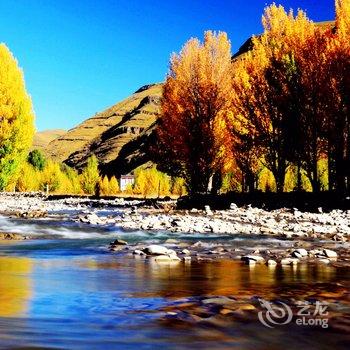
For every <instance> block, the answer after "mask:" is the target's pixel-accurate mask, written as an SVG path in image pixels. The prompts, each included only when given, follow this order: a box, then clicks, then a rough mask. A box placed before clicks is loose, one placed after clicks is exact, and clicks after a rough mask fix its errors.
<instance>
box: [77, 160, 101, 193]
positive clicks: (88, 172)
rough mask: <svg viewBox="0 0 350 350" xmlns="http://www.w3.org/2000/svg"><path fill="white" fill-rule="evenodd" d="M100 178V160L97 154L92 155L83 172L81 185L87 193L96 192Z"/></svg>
mask: <svg viewBox="0 0 350 350" xmlns="http://www.w3.org/2000/svg"><path fill="white" fill-rule="evenodd" d="M99 179H100V175H99V171H98V160H97V158H96V156H95V155H92V156H91V157H90V158H89V159H88V161H87V164H86V167H85V169H84V170H83V172H82V173H81V185H82V187H83V190H84V192H85V193H87V194H94V193H95V189H96V185H97V183H98V182H99Z"/></svg>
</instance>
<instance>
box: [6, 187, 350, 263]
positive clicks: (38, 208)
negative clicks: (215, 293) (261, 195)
mask: <svg viewBox="0 0 350 350" xmlns="http://www.w3.org/2000/svg"><path fill="white" fill-rule="evenodd" d="M174 208H175V202H174V201H173V202H171V201H170V202H169V201H167V202H162V201H159V202H157V203H156V205H154V203H153V205H149V203H148V202H147V201H146V202H145V201H142V200H138V199H135V200H129V201H126V200H124V199H123V198H116V199H114V200H91V199H89V198H66V199H58V200H47V199H46V197H45V196H43V195H39V194H36V195H25V194H10V193H8V194H6V193H3V194H1V197H0V213H3V214H5V215H7V216H12V217H18V218H22V219H40V218H42V219H47V218H50V219H53V220H61V219H62V218H64V220H68V221H71V222H74V223H76V224H77V225H81V224H83V225H87V226H90V227H109V228H111V227H115V228H117V229H121V230H124V231H139V230H142V231H148V232H152V231H154V232H159V231H165V232H170V233H185V234H188V235H193V234H208V235H214V236H215V235H227V236H237V235H241V236H243V237H244V236H247V237H248V236H257V237H258V236H267V237H273V238H276V239H281V240H288V241H291V242H292V245H291V246H289V247H288V249H285V248H280V247H278V245H277V246H276V247H275V249H261V248H260V249H255V250H253V251H247V250H246V251H241V250H240V249H237V248H235V247H233V246H230V245H229V244H226V245H220V244H217V245H213V244H211V245H210V246H207V245H206V243H203V242H196V243H194V244H193V245H191V246H189V244H188V243H184V242H175V243H174V244H171V242H168V243H169V244H168V247H165V248H164V249H165V250H164V251H163V254H158V253H157V254H152V253H149V252H148V253H149V254H147V247H145V246H142V245H137V244H136V245H135V244H134V245H133V246H129V245H127V244H124V243H126V242H123V244H118V241H116V243H115V244H112V245H111V247H110V248H111V251H119V252H128V253H130V251H132V252H133V254H134V255H139V256H146V257H147V256H149V255H156V256H158V257H156V258H154V257H153V258H154V259H155V260H156V261H161V260H162V261H172V262H174V261H180V260H183V261H187V262H188V261H190V260H192V259H196V260H203V259H204V260H212V259H217V258H230V259H241V260H242V261H243V262H244V263H247V264H250V265H253V264H261V263H265V264H268V265H269V266H274V265H276V264H282V265H293V264H298V263H301V262H303V263H305V262H316V261H317V262H321V263H326V264H328V263H332V264H335V263H336V264H339V263H342V264H344V263H345V264H346V263H348V262H349V263H350V260H349V254H348V252H349V250H348V246H349V244H348V241H349V237H350V211H342V210H332V211H329V212H323V210H322V208H319V209H318V212H317V213H310V212H301V211H299V210H298V209H296V208H294V209H286V208H281V209H277V210H272V211H267V210H263V209H259V208H253V207H251V206H249V205H248V206H244V207H238V206H237V205H236V204H234V203H232V204H231V206H230V209H228V210H222V211H215V210H212V209H211V208H210V207H209V206H204V209H203V210H198V209H192V210H175V209H174ZM0 238H1V236H0ZM17 238H18V236H17ZM169 245H170V247H169ZM145 249H146V250H145ZM159 249H161V248H159ZM166 249H168V250H169V249H170V250H169V252H168V253H167V252H166Z"/></svg>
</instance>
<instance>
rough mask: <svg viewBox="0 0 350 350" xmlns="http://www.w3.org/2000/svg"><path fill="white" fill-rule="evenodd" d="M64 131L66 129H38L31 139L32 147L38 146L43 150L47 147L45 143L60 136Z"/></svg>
mask: <svg viewBox="0 0 350 350" xmlns="http://www.w3.org/2000/svg"><path fill="white" fill-rule="evenodd" d="M65 133H66V130H63V129H53V130H44V131H38V132H37V133H35V135H34V140H33V147H32V148H33V149H35V148H38V149H42V150H44V148H46V147H47V145H48V144H49V143H50V142H51V141H53V140H54V139H56V138H57V137H60V136H62V135H64V134H65Z"/></svg>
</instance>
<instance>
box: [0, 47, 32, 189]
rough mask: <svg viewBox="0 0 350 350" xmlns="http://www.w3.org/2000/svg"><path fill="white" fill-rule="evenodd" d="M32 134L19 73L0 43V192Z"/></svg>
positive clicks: (29, 110)
mask: <svg viewBox="0 0 350 350" xmlns="http://www.w3.org/2000/svg"><path fill="white" fill-rule="evenodd" d="M33 135H34V113H33V109H32V103H31V99H30V97H29V95H28V94H27V92H26V88H25V83H24V78H23V73H22V71H21V69H20V68H19V67H18V64H17V61H16V60H15V58H14V57H13V55H12V53H11V52H10V51H9V49H8V48H7V47H6V45H5V44H0V190H3V189H4V188H5V187H6V185H7V183H8V182H9V180H10V178H11V177H12V176H14V175H15V174H16V172H17V171H19V165H20V164H21V163H22V162H24V161H25V158H26V156H27V154H28V151H29V148H30V146H31V144H32V141H33Z"/></svg>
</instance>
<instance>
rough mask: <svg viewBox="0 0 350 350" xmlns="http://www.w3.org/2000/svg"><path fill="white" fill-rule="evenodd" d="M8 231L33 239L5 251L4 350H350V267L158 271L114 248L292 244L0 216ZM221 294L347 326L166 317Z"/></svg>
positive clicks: (0, 270)
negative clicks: (317, 307) (303, 303)
mask: <svg viewBox="0 0 350 350" xmlns="http://www.w3.org/2000/svg"><path fill="white" fill-rule="evenodd" d="M0 231H12V232H19V233H27V234H31V235H33V236H34V237H35V239H33V240H25V241H11V242H6V243H0V348H1V349H23V348H33V349H159V348H163V349H164V348H166V349H196V348H200V349H300V348H301V347H303V348H305V349H343V348H344V349H345V348H349V347H348V346H349V344H350V342H349V340H350V338H349V330H350V307H349V303H350V297H349V285H350V271H349V269H348V268H345V267H343V268H336V267H332V266H329V265H325V264H316V265H315V264H313V265H308V264H303V265H300V266H297V267H288V268H282V267H281V266H277V267H276V268H274V269H271V268H269V267H267V266H265V265H257V266H253V267H252V266H248V265H244V264H242V263H241V262H240V261H233V260H215V261H211V262H210V261H209V262H206V261H203V262H192V263H183V262H180V263H177V264H157V263H154V262H153V261H152V260H149V259H144V258H141V257H135V256H132V255H131V254H119V253H110V252H109V251H108V249H107V248H108V243H109V242H110V241H111V240H112V239H113V238H115V237H116V236H117V235H118V236H119V237H122V238H123V239H125V240H127V241H128V242H129V243H131V244H132V243H136V242H137V243H140V242H142V243H144V244H145V245H147V244H150V243H157V244H162V243H164V242H165V241H166V240H167V239H169V237H170V238H176V239H177V240H178V241H186V242H191V243H192V242H193V243H194V242H196V241H198V240H201V241H202V242H207V243H211V242H217V241H225V242H228V243H230V244H231V245H233V246H235V247H254V249H255V248H256V247H261V246H263V247H269V246H276V245H280V246H283V245H288V244H289V243H288V241H278V240H276V239H274V240H272V239H268V238H259V237H254V238H250V237H248V238H244V237H240V236H237V237H234V238H233V237H232V236H231V237H224V236H221V237H220V236H215V235H212V236H208V235H197V236H193V235H192V236H189V235H174V234H171V235H170V234H167V233H156V234H151V233H147V232H129V233H122V232H117V231H115V229H114V230H111V229H109V228H105V229H98V228H91V227H90V228H88V227H84V226H78V225H71V224H69V223H68V222H61V221H50V220H41V221H40V220H37V221H34V220H33V221H29V220H27V221H20V220H14V219H8V218H5V217H0ZM340 292H341V293H340ZM218 296H228V297H232V298H233V297H235V298H246V299H249V298H253V299H254V298H264V299H266V300H276V299H279V300H290V299H299V300H309V301H310V300H322V301H327V302H331V303H333V313H335V314H337V315H338V316H339V317H340V318H341V322H340V327H329V328H327V329H325V328H322V327H316V326H307V325H304V326H298V325H296V324H295V323H293V322H290V323H288V324H285V325H276V326H275V327H274V328H268V327H266V326H264V325H263V324H262V323H261V322H260V321H259V319H258V317H257V313H255V312H250V310H247V311H244V308H243V311H242V310H241V311H240V314H235V317H230V316H227V317H224V316H222V315H219V316H217V317H216V316H215V317H213V316H211V317H207V318H206V316H205V315H201V314H200V313H201V312H202V313H203V312H204V311H199V314H200V315H201V321H198V322H192V319H191V322H186V320H185V321H182V320H181V321H179V320H178V319H172V318H171V317H168V316H169V315H170V316H171V315H175V313H174V312H169V310H170V311H174V309H176V303H181V304H182V305H183V307H182V311H181V312H183V313H184V314H186V305H187V304H188V305H189V306H191V305H192V308H193V304H195V305H196V303H198V301H200V300H202V299H203V298H204V297H206V298H208V297H209V298H210V297H218ZM174 305H175V307H174ZM334 310H335V311H334ZM204 313H205V312H204ZM187 315H189V314H188V313H187ZM197 315H198V312H197ZM237 315H238V316H237ZM339 317H338V318H339ZM197 318H198V317H197Z"/></svg>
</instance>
